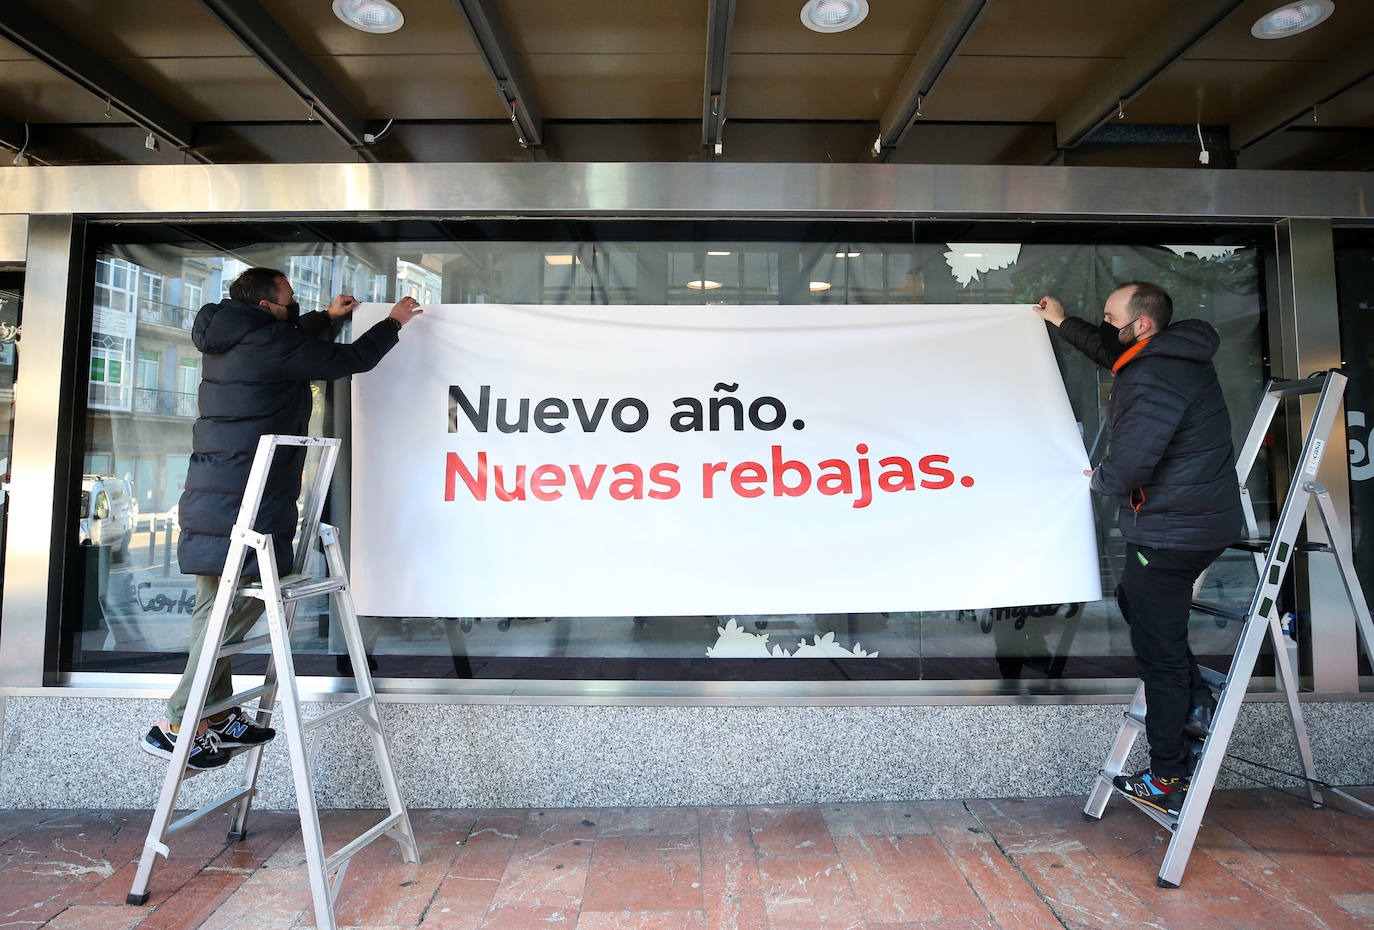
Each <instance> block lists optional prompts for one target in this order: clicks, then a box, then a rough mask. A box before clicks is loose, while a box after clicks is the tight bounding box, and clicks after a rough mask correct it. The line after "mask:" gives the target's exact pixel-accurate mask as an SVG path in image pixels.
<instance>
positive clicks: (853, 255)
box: [835, 252, 859, 258]
mask: <svg viewBox="0 0 1374 930" xmlns="http://www.w3.org/2000/svg"><path fill="white" fill-rule="evenodd" d="M835 257H836V258H858V257H859V253H858V252H836V253H835Z"/></svg>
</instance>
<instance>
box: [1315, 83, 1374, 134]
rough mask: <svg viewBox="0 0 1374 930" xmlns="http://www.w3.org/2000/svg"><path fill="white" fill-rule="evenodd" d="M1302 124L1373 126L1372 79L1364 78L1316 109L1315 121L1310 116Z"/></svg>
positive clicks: (1373, 84)
mask: <svg viewBox="0 0 1374 930" xmlns="http://www.w3.org/2000/svg"><path fill="white" fill-rule="evenodd" d="M1302 122H1303V123H1304V124H1313V125H1316V126H1320V127H1328V126H1374V77H1370V78H1365V79H1364V80H1363V81H1361V82H1360V83H1359V84H1356V85H1355V86H1354V87H1352V88H1350V90H1348V91H1346V92H1345V93H1343V94H1341V95H1340V96H1338V97H1335V98H1333V99H1331V100H1329V101H1327V102H1326V103H1323V104H1322V105H1321V106H1319V107H1317V119H1316V122H1315V123H1313V121H1312V118H1311V117H1310V116H1308V117H1306V118H1305V119H1303V120H1302Z"/></svg>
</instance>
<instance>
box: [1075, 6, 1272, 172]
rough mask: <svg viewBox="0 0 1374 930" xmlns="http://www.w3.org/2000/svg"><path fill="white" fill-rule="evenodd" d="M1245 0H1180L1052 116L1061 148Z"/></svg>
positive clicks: (1085, 132) (1106, 116)
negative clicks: (1122, 54) (1060, 112)
mask: <svg viewBox="0 0 1374 930" xmlns="http://www.w3.org/2000/svg"><path fill="white" fill-rule="evenodd" d="M1244 2H1245V0H1182V2H1181V3H1178V4H1177V5H1175V6H1174V8H1173V9H1171V10H1170V11H1169V12H1168V13H1166V14H1165V15H1164V16H1162V17H1161V18H1160V20H1159V24H1158V25H1156V26H1155V27H1154V29H1152V30H1150V31H1149V32H1147V33H1146V34H1145V35H1143V36H1140V37H1139V38H1138V39H1136V40H1135V42H1134V44H1133V45H1132V46H1131V50H1130V52H1128V53H1127V55H1126V57H1125V58H1123V59H1121V60H1120V61H1119V62H1117V63H1116V65H1115V66H1114V67H1113V68H1111V69H1110V70H1109V71H1108V72H1107V73H1106V74H1104V75H1102V77H1100V78H1098V79H1097V81H1095V82H1094V83H1093V85H1092V87H1090V88H1088V90H1087V92H1086V93H1084V94H1083V95H1082V96H1081V97H1079V98H1078V99H1077V100H1075V101H1074V102H1073V103H1072V104H1070V105H1069V106H1068V108H1067V109H1065V110H1064V113H1063V115H1062V116H1060V117H1059V119H1058V120H1056V121H1055V124H1054V134H1055V144H1056V145H1057V146H1058V147H1059V148H1061V149H1067V148H1072V147H1073V146H1075V145H1077V144H1078V143H1080V142H1082V141H1083V139H1084V138H1086V137H1087V136H1088V135H1089V134H1090V133H1091V132H1092V131H1093V130H1094V129H1096V128H1097V127H1099V126H1101V125H1102V124H1103V123H1105V122H1106V121H1107V120H1109V119H1111V118H1112V117H1113V116H1114V115H1117V114H1119V113H1120V112H1121V109H1120V108H1121V107H1122V106H1123V105H1124V104H1125V103H1126V102H1127V101H1129V100H1130V99H1131V98H1132V97H1134V96H1135V95H1136V94H1138V93H1140V91H1141V90H1142V89H1144V87H1145V85H1147V84H1149V83H1150V82H1151V81H1153V80H1154V79H1155V78H1156V77H1158V76H1159V75H1160V74H1162V73H1163V72H1164V71H1165V69H1167V68H1168V67H1169V66H1170V65H1172V64H1173V63H1174V62H1175V61H1177V60H1178V59H1179V57H1180V56H1182V55H1183V53H1184V52H1186V51H1188V49H1190V48H1192V47H1193V45H1194V44H1196V43H1197V41H1198V40H1199V39H1201V38H1202V37H1203V36H1205V35H1206V34H1207V33H1208V32H1210V31H1211V29H1212V27H1213V26H1215V25H1216V24H1217V23H1219V22H1221V21H1222V20H1223V19H1225V18H1226V16H1227V15H1228V14H1229V13H1230V12H1231V11H1232V10H1234V9H1235V8H1236V7H1238V6H1240V5H1241V4H1242V3H1244Z"/></svg>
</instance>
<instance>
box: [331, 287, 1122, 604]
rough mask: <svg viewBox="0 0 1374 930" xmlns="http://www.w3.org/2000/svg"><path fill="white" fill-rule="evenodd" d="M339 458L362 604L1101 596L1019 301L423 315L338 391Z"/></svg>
mask: <svg viewBox="0 0 1374 930" xmlns="http://www.w3.org/2000/svg"><path fill="white" fill-rule="evenodd" d="M388 309H389V308H388V307H385V306H382V305H378V304H368V305H364V306H362V307H360V308H359V309H358V310H357V311H356V312H355V314H354V316H355V320H354V331H355V332H362V331H364V330H365V329H366V328H367V327H368V326H370V325H371V324H372V323H373V322H375V321H376V320H378V319H380V318H381V316H382V315H383V314H385V313H386V312H387V311H388ZM352 454H353V534H352V580H353V589H354V597H355V598H356V599H357V605H358V609H359V611H360V612H361V613H364V614H372V615H378V616H439V617H456V616H478V617H482V616H498V617H529V616H661V615H669V616H671V615H695V614H707V615H712V614H734V613H741V614H761V613H768V614H780V613H832V612H862V611H883V610H952V609H959V608H976V607H1005V606H1019V605H1028V604H1049V603H1064V602H1075V601H1088V600H1096V599H1097V598H1098V597H1100V596H1101V591H1100V582H1099V576H1098V561H1097V550H1096V542H1095V537H1094V532H1093V523H1092V511H1091V504H1090V499H1089V491H1088V481H1087V478H1085V477H1084V475H1083V469H1084V468H1086V467H1087V456H1086V455H1085V453H1084V450H1083V442H1082V439H1081V437H1080V433H1079V430H1078V428H1077V426H1076V424H1075V423H1074V418H1073V413H1072V411H1071V410H1070V407H1069V402H1068V398H1067V397H1066V396H1065V393H1064V385H1063V382H1062V380H1061V378H1060V375H1059V370H1058V368H1057V367H1056V365H1055V361H1054V356H1053V353H1052V351H1051V349H1050V345H1049V339H1048V335H1047V333H1046V331H1045V324H1044V323H1043V322H1042V321H1041V320H1040V318H1039V317H1038V316H1036V314H1035V313H1034V312H1033V311H1032V310H1030V309H1029V308H1027V307H1022V306H1015V307H1009V306H982V305H955V306H933V305H917V306H911V305H905V306H871V305H861V306H856V305H844V306H795V307H778V306H763V307H739V306H726V307H721V306H712V307H703V306H691V307H627V306H620V307H605V306H600V307H567V306H503V305H493V304H445V305H438V306H429V307H426V308H425V312H424V315H423V316H421V317H419V318H418V319H416V320H415V321H414V322H412V323H411V324H409V325H408V326H407V327H406V329H405V331H404V332H403V333H401V341H400V345H398V346H397V347H396V348H395V349H393V350H392V351H391V352H390V353H389V354H388V355H387V356H386V358H384V359H383V360H382V362H381V364H379V365H378V366H377V368H376V369H375V370H374V371H372V372H370V373H367V374H362V375H358V376H356V377H355V378H354V379H353V443H352Z"/></svg>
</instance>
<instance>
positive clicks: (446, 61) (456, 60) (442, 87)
mask: <svg viewBox="0 0 1374 930" xmlns="http://www.w3.org/2000/svg"><path fill="white" fill-rule="evenodd" d="M311 61H312V62H313V63H314V65H315V67H317V68H319V69H320V71H321V73H323V74H324V76H325V77H327V78H328V79H329V80H330V81H332V82H334V84H335V86H337V87H338V88H339V90H340V91H341V92H342V93H343V94H344V96H346V97H347V98H348V99H349V101H350V102H351V103H352V104H353V105H354V106H355V107H357V108H358V110H359V111H360V112H361V113H362V114H363V117H364V118H365V119H380V120H387V119H404V120H425V119H504V118H507V117H508V116H509V115H510V114H508V113H507V112H506V110H505V107H504V106H503V104H502V102H501V95H500V94H499V93H497V91H496V87H495V85H494V84H492V81H491V76H490V75H488V74H487V70H486V68H485V66H483V64H482V59H481V58H479V57H478V56H477V55H475V54H471V55H453V54H449V55H423V56H421V55H345V56H340V57H337V58H312V59H311ZM512 135H514V133H512Z"/></svg>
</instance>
